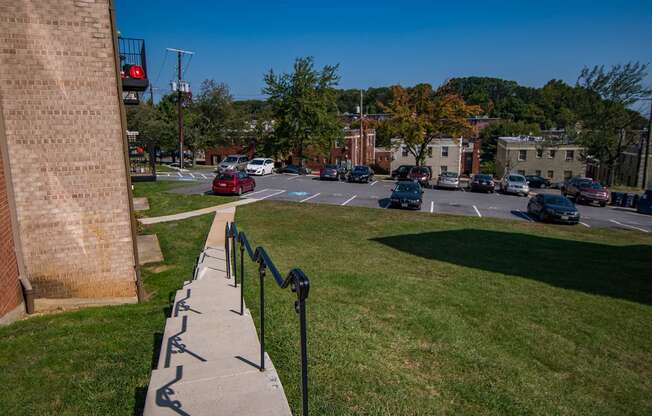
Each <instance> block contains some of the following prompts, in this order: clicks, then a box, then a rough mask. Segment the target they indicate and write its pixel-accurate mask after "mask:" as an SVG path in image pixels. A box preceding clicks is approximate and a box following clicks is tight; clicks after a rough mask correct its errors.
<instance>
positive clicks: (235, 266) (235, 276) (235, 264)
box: [229, 226, 238, 284]
mask: <svg viewBox="0 0 652 416" xmlns="http://www.w3.org/2000/svg"><path fill="white" fill-rule="evenodd" d="M231 238H233V239H232V240H231V245H232V247H231V249H232V250H233V252H232V254H231V259H232V260H233V280H235V282H236V284H238V259H237V257H236V254H235V245H236V240H235V239H236V235H235V231H233V226H231ZM229 267H231V265H229Z"/></svg>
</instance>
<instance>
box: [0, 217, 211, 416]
mask: <svg viewBox="0 0 652 416" xmlns="http://www.w3.org/2000/svg"><path fill="white" fill-rule="evenodd" d="M212 219H213V215H204V216H200V217H195V218H191V219H187V220H183V221H177V222H171V223H162V224H157V225H153V226H149V227H146V228H145V232H146V233H156V234H157V235H158V239H159V242H160V244H161V250H162V251H163V254H164V256H165V261H164V262H163V263H160V264H157V265H155V266H151V267H145V268H143V270H142V275H143V279H144V282H145V288H146V291H147V292H148V294H149V296H150V298H149V300H148V301H147V302H146V303H143V304H139V305H123V306H112V307H98V308H89V309H85V310H79V311H71V312H63V313H57V314H52V315H46V316H40V317H33V318H30V319H27V320H24V321H20V322H16V323H14V324H12V325H9V326H7V327H0V375H1V377H2V383H1V384H2V386H3V388H2V389H0V414H1V415H132V414H138V412H139V410H140V409H142V406H143V404H144V399H145V393H146V387H147V383H148V382H149V376H150V374H151V370H152V363H153V362H154V359H155V352H156V349H158V348H159V346H160V342H161V337H162V333H163V329H164V327H165V319H166V317H167V316H168V314H167V310H166V309H167V308H168V307H169V299H170V294H172V293H174V292H175V291H176V290H177V289H178V288H180V287H181V285H182V283H183V281H184V280H187V279H190V278H191V277H192V270H193V266H194V261H195V258H196V256H197V254H198V253H199V252H200V250H201V249H202V248H203V245H204V241H205V238H206V234H207V233H208V230H209V228H210V225H211V222H212Z"/></svg>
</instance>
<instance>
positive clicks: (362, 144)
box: [360, 89, 366, 165]
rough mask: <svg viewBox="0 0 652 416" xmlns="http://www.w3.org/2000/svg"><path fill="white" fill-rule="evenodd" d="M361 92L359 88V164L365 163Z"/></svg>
mask: <svg viewBox="0 0 652 416" xmlns="http://www.w3.org/2000/svg"><path fill="white" fill-rule="evenodd" d="M363 94H364V93H363V92H362V89H361V90H360V153H361V155H360V164H361V165H362V164H366V163H365V155H366V153H365V148H366V146H365V139H364V111H363V100H364V98H363Z"/></svg>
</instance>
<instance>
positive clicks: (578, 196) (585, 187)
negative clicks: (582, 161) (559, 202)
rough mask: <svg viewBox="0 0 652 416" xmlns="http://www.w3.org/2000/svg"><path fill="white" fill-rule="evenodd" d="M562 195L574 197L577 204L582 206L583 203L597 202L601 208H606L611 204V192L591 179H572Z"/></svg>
mask: <svg viewBox="0 0 652 416" xmlns="http://www.w3.org/2000/svg"><path fill="white" fill-rule="evenodd" d="M562 194H563V195H564V196H571V197H573V199H575V203H577V204H581V203H582V202H585V203H587V204H591V203H593V202H595V203H598V204H600V206H601V207H604V206H605V205H607V202H609V191H608V190H607V188H605V187H604V186H602V185H601V184H600V182H598V181H594V180H593V179H589V178H580V177H578V178H572V179H571V180H570V181H568V182H567V183H566V185H565V186H564V188H563V189H562Z"/></svg>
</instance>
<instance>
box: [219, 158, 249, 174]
mask: <svg viewBox="0 0 652 416" xmlns="http://www.w3.org/2000/svg"><path fill="white" fill-rule="evenodd" d="M247 163H249V158H248V157H247V156H245V155H229V156H227V157H226V159H224V160H223V161H222V162H220V164H219V165H218V166H217V171H218V172H228V171H236V170H245V169H246V168H247Z"/></svg>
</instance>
